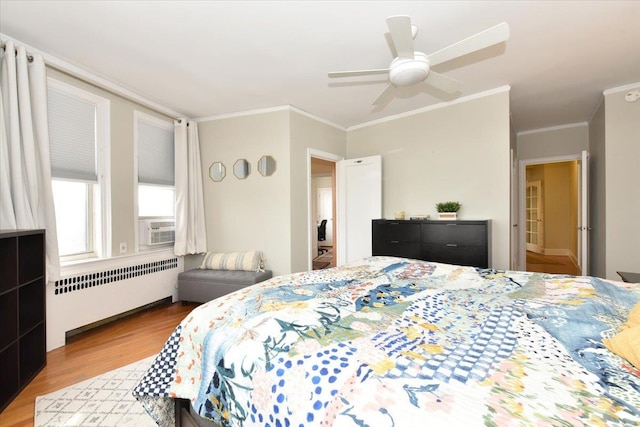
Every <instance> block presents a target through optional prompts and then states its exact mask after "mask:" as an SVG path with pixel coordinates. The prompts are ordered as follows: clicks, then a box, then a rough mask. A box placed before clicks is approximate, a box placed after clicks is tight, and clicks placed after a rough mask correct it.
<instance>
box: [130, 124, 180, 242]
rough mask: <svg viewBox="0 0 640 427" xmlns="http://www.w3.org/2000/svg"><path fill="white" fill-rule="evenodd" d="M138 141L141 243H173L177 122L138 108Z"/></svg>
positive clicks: (138, 197)
mask: <svg viewBox="0 0 640 427" xmlns="http://www.w3.org/2000/svg"><path fill="white" fill-rule="evenodd" d="M135 141H136V143H135V144H136V150H137V156H136V157H137V169H138V186H137V199H138V229H139V246H142V247H145V246H146V247H149V246H152V245H169V244H171V243H173V241H174V238H173V236H174V233H173V230H174V228H173V224H174V222H173V220H174V218H175V179H174V137H173V123H170V122H167V121H164V120H161V119H158V118H155V117H153V116H150V115H148V114H144V113H141V112H139V111H136V112H135ZM160 219H161V220H163V221H157V220H160ZM159 229H162V233H160V232H159V231H158V230H159ZM150 230H153V231H150ZM150 233H154V234H153V235H151V234H150Z"/></svg>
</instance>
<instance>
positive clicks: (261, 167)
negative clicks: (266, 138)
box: [258, 156, 276, 176]
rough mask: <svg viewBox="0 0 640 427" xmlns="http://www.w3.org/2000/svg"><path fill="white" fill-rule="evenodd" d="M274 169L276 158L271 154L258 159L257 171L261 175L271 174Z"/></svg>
mask: <svg viewBox="0 0 640 427" xmlns="http://www.w3.org/2000/svg"><path fill="white" fill-rule="evenodd" d="M275 171H276V159H274V158H273V157H271V156H262V157H261V158H260V160H258V172H260V175H262V176H271V175H273V174H274V173H275Z"/></svg>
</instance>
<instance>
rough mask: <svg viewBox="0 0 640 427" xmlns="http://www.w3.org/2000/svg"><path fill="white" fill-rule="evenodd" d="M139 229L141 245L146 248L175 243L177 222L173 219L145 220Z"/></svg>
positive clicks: (140, 222) (141, 221)
mask: <svg viewBox="0 0 640 427" xmlns="http://www.w3.org/2000/svg"><path fill="white" fill-rule="evenodd" d="M138 227H139V229H140V244H141V245H144V246H154V245H162V244H166V243H173V242H174V241H175V239H176V222H175V221H174V220H172V219H143V220H140V221H139V224H138Z"/></svg>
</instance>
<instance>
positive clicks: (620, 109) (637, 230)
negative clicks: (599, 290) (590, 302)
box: [604, 83, 640, 280]
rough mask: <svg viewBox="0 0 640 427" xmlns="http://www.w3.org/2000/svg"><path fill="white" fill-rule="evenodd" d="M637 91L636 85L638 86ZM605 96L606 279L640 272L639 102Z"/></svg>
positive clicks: (615, 95) (620, 93)
mask: <svg viewBox="0 0 640 427" xmlns="http://www.w3.org/2000/svg"><path fill="white" fill-rule="evenodd" d="M637 88H640V83H639V84H638V87H636V89H637ZM626 92H627V90H622V91H617V92H613V93H606V94H605V100H604V105H605V111H606V115H605V153H606V155H605V168H606V169H605V170H606V172H605V173H606V182H605V206H606V243H605V245H606V277H607V278H608V279H618V280H619V279H620V276H618V275H617V273H616V272H617V271H632V272H640V243H639V242H640V220H639V218H640V101H636V102H627V101H625V99H624V95H625V93H626Z"/></svg>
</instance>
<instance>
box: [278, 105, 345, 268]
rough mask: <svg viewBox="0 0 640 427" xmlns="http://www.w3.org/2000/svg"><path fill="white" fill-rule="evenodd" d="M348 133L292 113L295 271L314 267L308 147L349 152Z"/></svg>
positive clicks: (292, 219)
mask: <svg viewBox="0 0 640 427" xmlns="http://www.w3.org/2000/svg"><path fill="white" fill-rule="evenodd" d="M346 142H347V134H346V132H345V131H344V130H342V129H339V128H337V127H334V126H331V125H328V124H326V123H323V122H321V121H318V120H315V119H312V118H310V117H308V116H306V115H303V114H300V113H298V112H296V111H292V112H291V163H292V167H291V181H290V183H291V248H292V260H291V271H292V272H296V271H306V270H310V269H311V264H310V262H311V256H315V255H316V254H313V253H311V246H312V241H313V237H310V235H311V233H313V232H315V230H316V229H315V221H314V220H313V215H310V214H309V197H310V195H309V193H310V191H311V189H310V187H311V181H310V179H311V170H310V169H309V167H310V166H309V165H308V160H307V157H308V149H309V148H312V149H315V150H319V151H323V152H326V153H331V154H334V155H336V156H340V157H344V156H345V155H346Z"/></svg>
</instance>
